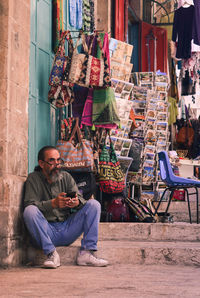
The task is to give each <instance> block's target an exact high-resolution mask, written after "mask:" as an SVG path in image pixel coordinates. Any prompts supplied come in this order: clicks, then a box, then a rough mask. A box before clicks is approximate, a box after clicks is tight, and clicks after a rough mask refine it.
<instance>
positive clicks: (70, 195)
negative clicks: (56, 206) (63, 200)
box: [67, 191, 76, 198]
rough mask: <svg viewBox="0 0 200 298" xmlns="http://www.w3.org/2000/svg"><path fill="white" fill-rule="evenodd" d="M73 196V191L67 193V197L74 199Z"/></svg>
mask: <svg viewBox="0 0 200 298" xmlns="http://www.w3.org/2000/svg"><path fill="white" fill-rule="evenodd" d="M75 196H76V192H75V191H72V192H69V193H67V197H70V198H75Z"/></svg>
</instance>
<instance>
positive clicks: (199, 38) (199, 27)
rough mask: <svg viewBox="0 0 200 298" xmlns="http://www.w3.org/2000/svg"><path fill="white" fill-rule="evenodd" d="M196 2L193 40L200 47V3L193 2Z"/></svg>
mask: <svg viewBox="0 0 200 298" xmlns="http://www.w3.org/2000/svg"><path fill="white" fill-rule="evenodd" d="M193 2H194V24H193V32H192V38H193V39H194V43H195V44H197V45H200V1H199V0H193Z"/></svg>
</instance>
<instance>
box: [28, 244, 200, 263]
mask: <svg viewBox="0 0 200 298" xmlns="http://www.w3.org/2000/svg"><path fill="white" fill-rule="evenodd" d="M79 247H80V241H76V242H75V243H74V244H72V245H71V246H69V247H58V248H57V251H58V253H59V255H60V258H61V264H62V265H72V264H75V263H76V256H77V253H78V251H79ZM98 248H99V250H98V257H102V258H105V259H107V260H108V261H109V263H110V264H132V265H136V264H138V265H139V264H145V265H161V264H165V265H190V266H200V243H196V242H167V241H165V242H163V241H160V242H150V241H142V242H141V241H114V240H112V241H99V243H98ZM44 260H45V258H44V256H43V253H42V252H41V251H39V250H37V251H36V250H35V251H34V254H33V252H32V255H30V252H29V263H31V264H32V265H36V266H40V265H41V264H42V263H43V261H44Z"/></svg>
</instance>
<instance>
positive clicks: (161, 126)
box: [156, 122, 168, 131]
mask: <svg viewBox="0 0 200 298" xmlns="http://www.w3.org/2000/svg"><path fill="white" fill-rule="evenodd" d="M156 129H157V130H161V131H167V129H168V123H167V122H157V123H156Z"/></svg>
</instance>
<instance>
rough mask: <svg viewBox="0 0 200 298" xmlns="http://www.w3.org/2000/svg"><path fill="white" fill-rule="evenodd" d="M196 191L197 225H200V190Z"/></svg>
mask: <svg viewBox="0 0 200 298" xmlns="http://www.w3.org/2000/svg"><path fill="white" fill-rule="evenodd" d="M195 189H196V193H197V194H196V198H197V203H196V204H197V224H198V223H199V192H198V188H197V187H195Z"/></svg>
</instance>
